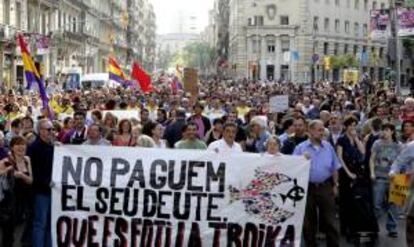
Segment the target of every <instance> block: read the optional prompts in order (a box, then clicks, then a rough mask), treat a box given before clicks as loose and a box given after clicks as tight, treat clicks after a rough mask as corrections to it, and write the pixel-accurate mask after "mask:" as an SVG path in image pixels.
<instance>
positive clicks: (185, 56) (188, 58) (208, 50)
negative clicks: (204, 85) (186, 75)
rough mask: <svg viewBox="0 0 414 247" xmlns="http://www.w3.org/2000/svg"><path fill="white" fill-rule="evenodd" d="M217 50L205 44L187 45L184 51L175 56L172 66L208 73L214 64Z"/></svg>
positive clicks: (194, 43)
mask: <svg viewBox="0 0 414 247" xmlns="http://www.w3.org/2000/svg"><path fill="white" fill-rule="evenodd" d="M214 57H215V50H214V49H213V48H212V47H210V46H209V45H208V44H207V43H204V42H193V43H189V44H187V45H186V46H185V47H184V48H183V50H182V51H181V52H179V53H177V54H175V55H174V56H173V59H172V63H173V64H172V66H175V65H176V64H180V65H182V66H184V67H191V68H198V70H199V71H201V72H202V71H206V70H207V69H208V68H209V67H210V66H211V65H212V64H213V62H214Z"/></svg>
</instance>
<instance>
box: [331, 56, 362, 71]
mask: <svg viewBox="0 0 414 247" xmlns="http://www.w3.org/2000/svg"><path fill="white" fill-rule="evenodd" d="M331 63H332V68H334V69H340V68H345V67H347V68H351V67H358V66H359V62H358V60H357V59H356V57H355V56H354V55H351V54H345V55H337V56H332V57H331Z"/></svg>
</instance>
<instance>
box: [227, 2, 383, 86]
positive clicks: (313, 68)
mask: <svg viewBox="0 0 414 247" xmlns="http://www.w3.org/2000/svg"><path fill="white" fill-rule="evenodd" d="M387 4H388V1H386V0H377V1H371V0H296V1H272V0H230V3H229V5H230V20H229V23H230V24H229V60H230V61H229V62H230V65H231V67H230V71H229V72H230V73H231V74H232V75H233V76H234V77H237V78H250V79H262V80H288V81H295V82H301V83H306V82H310V81H312V80H313V79H315V80H322V79H327V80H334V81H340V80H342V71H343V69H344V68H345V67H335V66H333V67H332V66H326V63H330V61H331V60H330V59H332V58H333V57H354V58H355V59H356V60H358V61H359V63H358V65H355V66H356V69H359V70H360V71H361V72H366V73H369V74H370V75H371V77H372V78H375V79H383V76H384V73H385V68H386V67H387V40H372V39H370V38H369V21H370V20H369V19H370V10H372V9H376V8H377V9H378V8H382V9H383V8H387V7H388V5H387Z"/></svg>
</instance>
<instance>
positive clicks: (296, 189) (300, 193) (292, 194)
mask: <svg viewBox="0 0 414 247" xmlns="http://www.w3.org/2000/svg"><path fill="white" fill-rule="evenodd" d="M293 183H294V186H293V188H292V189H290V190H289V192H288V193H287V194H285V195H284V194H280V196H281V197H282V201H283V203H285V202H286V199H289V200H291V201H293V206H294V207H296V202H298V201H301V200H302V199H303V197H304V196H305V189H303V188H302V187H300V186H298V180H297V179H294V180H293Z"/></svg>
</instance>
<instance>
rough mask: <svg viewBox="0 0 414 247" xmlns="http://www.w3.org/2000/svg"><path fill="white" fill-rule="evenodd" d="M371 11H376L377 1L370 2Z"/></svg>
mask: <svg viewBox="0 0 414 247" xmlns="http://www.w3.org/2000/svg"><path fill="white" fill-rule="evenodd" d="M372 9H373V10H376V9H377V1H373V2H372Z"/></svg>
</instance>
